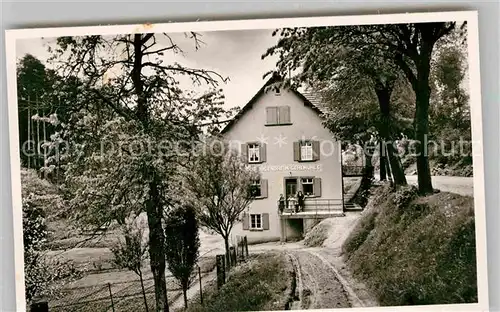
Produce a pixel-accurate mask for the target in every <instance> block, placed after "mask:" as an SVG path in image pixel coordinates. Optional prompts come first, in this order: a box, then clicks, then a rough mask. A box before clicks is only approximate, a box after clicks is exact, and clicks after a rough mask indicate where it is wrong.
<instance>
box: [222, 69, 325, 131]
mask: <svg viewBox="0 0 500 312" xmlns="http://www.w3.org/2000/svg"><path fill="white" fill-rule="evenodd" d="M279 81H281V78H280V77H279V76H278V75H273V76H272V77H271V78H269V79H268V80H267V81H266V82H265V83H264V85H263V86H262V88H260V89H259V91H257V93H256V94H255V95H254V96H253V97H252V98H251V99H250V101H249V102H248V103H246V104H245V105H244V106H243V107H242V108H241V109H240V111H239V112H238V113H237V114H236V115H235V116H234V117H233V118H232V119H231V120H230V121H229V122H228V123H227V124H226V126H225V127H224V128H223V129H222V130H221V133H222V134H223V133H225V132H227V131H229V129H230V128H231V127H232V126H233V125H234V124H235V123H236V122H237V121H238V120H239V119H240V118H241V116H243V115H244V114H245V113H246V112H247V111H248V110H249V109H250V108H252V106H253V104H254V103H255V102H256V101H257V99H258V98H259V97H260V96H261V95H263V94H264V93H265V92H266V91H267V87H269V86H270V85H272V84H274V83H278V82H279ZM290 90H291V91H293V93H294V94H295V95H297V96H298V97H299V98H300V99H301V100H302V101H304V105H306V106H309V107H311V108H312V109H313V110H314V111H315V112H316V113H318V115H322V114H323V113H324V111H323V109H322V108H323V102H322V100H321V96H320V95H319V94H317V93H315V92H312V91H303V92H299V91H298V90H296V89H290Z"/></svg>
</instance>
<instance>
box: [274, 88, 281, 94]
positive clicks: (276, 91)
mask: <svg viewBox="0 0 500 312" xmlns="http://www.w3.org/2000/svg"><path fill="white" fill-rule="evenodd" d="M274 95H281V89H280V88H279V87H275V88H274Z"/></svg>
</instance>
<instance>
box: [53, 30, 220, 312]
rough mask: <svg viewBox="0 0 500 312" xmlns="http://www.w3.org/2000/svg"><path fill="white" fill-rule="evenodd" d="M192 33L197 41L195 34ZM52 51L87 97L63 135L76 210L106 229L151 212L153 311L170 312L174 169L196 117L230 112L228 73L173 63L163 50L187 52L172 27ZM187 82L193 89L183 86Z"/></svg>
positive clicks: (64, 40)
mask: <svg viewBox="0 0 500 312" xmlns="http://www.w3.org/2000/svg"><path fill="white" fill-rule="evenodd" d="M187 36H189V37H190V38H192V39H193V43H194V45H195V47H196V48H197V49H198V48H200V43H201V42H200V40H199V38H198V37H199V35H198V34H196V33H190V34H187ZM51 51H52V53H53V57H52V60H57V61H58V62H59V63H60V64H62V65H61V66H60V67H58V68H57V72H58V73H60V74H61V75H62V76H63V77H73V78H74V77H81V81H82V82H83V85H84V90H85V94H86V95H91V96H89V97H88V98H87V100H85V99H81V100H82V102H83V103H86V104H87V105H82V106H79V110H78V111H76V112H75V113H74V114H73V115H72V120H71V121H70V122H69V125H68V126H67V127H66V128H65V129H64V130H63V131H62V132H61V133H62V137H63V138H65V139H68V140H69V142H71V143H72V145H73V146H72V151H71V152H68V153H66V154H67V165H66V168H65V169H66V181H67V190H68V191H69V192H70V193H71V194H72V195H73V197H74V199H73V200H72V204H73V205H74V207H75V208H78V209H77V210H76V211H78V212H77V213H76V214H75V215H78V218H79V219H80V220H81V221H82V222H86V223H87V224H90V225H93V226H107V225H110V224H112V223H113V222H118V223H120V222H123V220H126V219H127V218H134V216H136V215H137V214H139V213H140V212H145V213H146V215H147V220H148V229H149V234H148V235H149V249H148V250H149V258H150V264H151V270H152V273H153V278H154V285H155V298H156V311H161V310H163V311H168V310H169V307H168V302H167V294H166V291H167V290H166V282H165V269H166V266H165V250H164V246H165V233H164V229H163V226H162V222H163V220H164V216H165V211H166V210H168V209H170V208H171V207H172V206H174V205H175V204H176V202H177V198H176V196H177V195H176V192H177V191H178V188H176V187H175V185H176V183H177V181H178V180H179V176H178V170H179V168H180V167H181V166H184V165H185V163H186V162H187V161H188V160H189V154H190V150H191V148H190V145H191V144H190V142H191V141H193V140H197V139H198V137H199V134H200V132H201V128H200V124H206V123H216V122H217V121H218V118H219V115H220V114H222V113H223V112H224V111H223V109H222V108H221V106H220V105H221V101H222V96H221V94H220V89H218V88H217V85H218V84H219V83H220V82H222V81H224V80H225V79H224V78H223V77H221V76H220V75H218V74H217V73H215V72H213V71H208V70H203V69H196V68H189V67H185V66H182V65H180V64H178V63H171V64H167V59H166V58H165V53H180V52H182V50H181V48H180V47H179V46H178V45H177V44H175V43H174V41H173V39H172V37H170V36H169V35H168V34H153V33H147V34H123V35H116V36H110V37H103V36H86V37H61V38H58V39H57V47H55V48H52V50H51ZM181 81H184V82H186V81H187V82H188V83H191V84H192V86H193V89H196V90H197V91H196V92H195V91H191V92H186V91H185V90H184V89H183V88H182V85H181ZM94 99H96V100H98V101H93V100H94ZM78 100H80V99H78ZM103 145H104V147H103ZM103 148H104V152H103V151H102V149H103Z"/></svg>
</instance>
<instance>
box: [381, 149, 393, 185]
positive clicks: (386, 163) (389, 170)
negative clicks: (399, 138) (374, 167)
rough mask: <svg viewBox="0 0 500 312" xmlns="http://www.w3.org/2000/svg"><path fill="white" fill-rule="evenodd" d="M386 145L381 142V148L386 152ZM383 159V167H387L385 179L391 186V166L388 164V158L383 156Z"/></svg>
mask: <svg viewBox="0 0 500 312" xmlns="http://www.w3.org/2000/svg"><path fill="white" fill-rule="evenodd" d="M386 146H387V145H386V144H385V143H383V148H384V151H385V152H386V153H387V147H386ZM384 160H385V168H386V169H387V180H389V183H390V185H391V186H393V179H392V170H391V169H392V168H391V166H390V165H389V159H388V158H387V157H384Z"/></svg>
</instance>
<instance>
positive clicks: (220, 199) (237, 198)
mask: <svg viewBox="0 0 500 312" xmlns="http://www.w3.org/2000/svg"><path fill="white" fill-rule="evenodd" d="M259 176H260V175H259V173H258V171H256V170H253V169H252V168H248V167H247V166H246V164H245V162H244V161H243V159H242V156H241V154H240V153H239V151H238V150H237V149H235V148H232V147H231V146H230V144H229V143H228V142H226V141H224V140H222V139H220V138H211V139H208V140H207V141H206V142H205V144H203V145H202V146H201V148H200V150H199V152H198V154H197V156H196V159H194V161H193V165H192V166H191V167H190V168H189V170H188V172H187V174H186V179H185V180H186V189H187V192H188V193H189V195H188V196H189V200H190V201H191V202H192V204H193V206H194V207H196V208H197V212H198V218H199V221H200V224H201V225H202V226H204V227H206V228H208V229H209V230H212V231H214V232H215V233H217V234H219V235H220V236H222V238H223V239H224V246H225V250H226V261H229V236H230V235H231V231H232V229H233V227H234V225H235V223H236V222H238V221H240V217H241V214H242V213H243V211H244V210H245V209H246V208H247V207H249V205H250V203H251V202H252V200H253V197H252V196H251V194H250V188H251V184H252V182H253V181H255V180H258V179H259Z"/></svg>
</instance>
